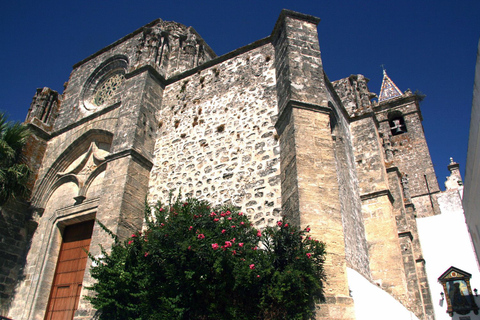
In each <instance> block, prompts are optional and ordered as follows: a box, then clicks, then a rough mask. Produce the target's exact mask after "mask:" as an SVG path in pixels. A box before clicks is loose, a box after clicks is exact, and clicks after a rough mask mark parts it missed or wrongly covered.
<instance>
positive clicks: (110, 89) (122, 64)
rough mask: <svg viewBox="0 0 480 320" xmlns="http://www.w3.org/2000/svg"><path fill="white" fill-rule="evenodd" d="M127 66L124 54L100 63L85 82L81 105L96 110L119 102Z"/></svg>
mask: <svg viewBox="0 0 480 320" xmlns="http://www.w3.org/2000/svg"><path fill="white" fill-rule="evenodd" d="M127 66H128V62H127V58H126V57H123V56H120V57H119V56H116V57H113V58H110V59H108V60H107V61H105V62H104V63H103V64H102V65H100V67H98V68H97V69H96V70H95V71H94V72H93V73H92V75H91V76H90V77H89V78H88V80H87V81H86V82H85V85H84V87H83V90H82V93H81V98H80V101H81V102H80V103H81V105H82V106H83V107H84V108H85V109H87V110H89V111H95V110H96V109H99V108H101V107H106V106H108V105H112V104H114V103H117V102H119V101H120V95H119V93H120V92H121V88H122V86H123V83H124V82H125V72H126V70H127Z"/></svg>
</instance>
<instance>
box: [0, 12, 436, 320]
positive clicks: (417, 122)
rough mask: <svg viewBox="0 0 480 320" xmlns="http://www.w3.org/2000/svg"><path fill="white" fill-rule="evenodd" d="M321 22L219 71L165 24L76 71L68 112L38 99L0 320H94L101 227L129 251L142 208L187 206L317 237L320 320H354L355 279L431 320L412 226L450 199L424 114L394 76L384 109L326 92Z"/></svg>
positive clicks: (354, 87)
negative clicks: (91, 297)
mask: <svg viewBox="0 0 480 320" xmlns="http://www.w3.org/2000/svg"><path fill="white" fill-rule="evenodd" d="M319 21H320V20H319V19H318V18H316V17H313V16H308V15H304V14H300V13H297V12H292V11H288V10H284V11H282V13H281V14H280V17H279V19H278V21H277V23H276V25H275V27H274V28H273V31H272V34H271V35H270V36H268V37H266V38H264V39H260V40H258V41H256V42H254V43H252V44H249V45H247V46H244V47H242V48H239V49H237V50H235V51H233V52H230V53H228V54H226V55H223V56H219V57H217V56H216V55H215V53H214V52H213V50H212V49H211V48H210V47H209V46H208V45H207V44H206V43H205V42H204V41H203V39H202V38H201V36H200V35H199V34H197V32H196V31H195V30H194V29H193V28H191V27H185V26H184V25H181V24H179V23H175V22H166V21H163V20H160V19H159V20H156V21H153V22H151V23H150V24H148V25H146V26H144V27H142V28H140V29H138V30H136V31H134V32H133V33H131V34H129V35H127V36H125V37H123V38H122V39H120V40H118V41H117V42H115V43H113V44H111V45H109V46H107V47H106V48H104V49H102V50H101V51H99V52H97V53H95V54H93V55H92V56H90V57H88V58H86V59H85V60H83V61H81V62H79V63H77V64H76V65H74V68H73V71H72V73H71V75H70V78H69V80H68V83H67V84H66V87H65V90H64V92H63V93H62V94H59V93H57V92H55V91H53V90H50V89H48V88H44V89H38V90H37V92H36V94H35V96H34V98H33V102H32V104H31V107H30V110H29V113H28V116H27V120H26V123H28V125H29V127H30V128H31V130H32V132H33V135H32V137H31V139H30V142H29V144H28V145H27V148H26V154H27V156H28V157H29V159H30V164H31V166H32V168H33V169H34V172H35V182H34V186H33V192H32V197H31V199H30V203H31V205H30V208H26V207H19V208H15V209H8V210H12V212H17V213H18V212H28V214H29V215H31V216H32V218H31V219H30V220H29V222H28V223H27V224H26V225H25V226H24V227H19V228H18V229H19V232H18V233H19V234H21V235H22V237H23V238H22V239H26V238H28V239H29V241H26V240H25V241H23V242H21V243H22V245H23V248H24V249H23V250H24V252H25V254H24V259H23V260H22V259H17V260H15V261H16V262H15V263H12V264H11V266H12V267H11V268H9V273H8V274H6V272H4V271H2V272H3V273H5V274H2V275H1V276H4V278H5V279H6V278H8V279H14V281H13V280H12V281H10V282H9V283H10V285H9V286H4V287H0V289H2V288H3V289H2V290H4V292H2V295H3V296H2V297H4V298H3V300H2V303H1V308H2V309H1V311H2V312H1V313H0V314H1V315H4V316H6V317H9V318H12V319H15V320H21V319H57V318H58V319H72V318H73V319H91V318H92V317H94V315H95V312H96V311H95V310H93V309H92V308H91V306H90V305H89V303H88V302H87V301H86V300H85V298H84V297H85V296H86V295H88V294H92V293H91V292H89V291H88V290H87V289H86V288H85V287H87V286H88V285H89V284H91V283H92V281H93V279H92V278H91V277H90V275H89V268H90V266H91V261H88V259H87V257H86V254H85V253H84V251H83V248H86V249H89V250H90V252H91V253H92V254H93V255H99V254H100V249H99V244H102V245H103V246H105V247H108V245H109V244H111V239H110V237H109V235H107V234H106V233H105V232H104V231H103V230H102V229H101V228H100V227H99V226H98V225H96V224H95V223H94V220H95V219H98V220H100V221H101V222H102V223H103V224H104V225H106V226H107V227H108V228H109V229H110V230H112V231H113V232H115V233H116V234H118V235H119V236H120V237H123V238H125V237H127V236H128V235H130V234H131V233H132V232H134V231H136V230H139V229H141V228H142V224H143V210H144V202H145V199H146V198H147V201H148V202H149V203H154V202H156V201H159V200H162V201H165V200H167V199H168V196H169V193H170V192H172V191H173V192H174V193H176V192H178V190H180V189H181V191H182V194H184V195H185V196H191V197H198V198H201V199H207V200H209V201H211V202H212V203H214V204H221V203H224V202H227V201H228V202H232V203H233V204H235V205H237V206H239V207H241V208H242V210H243V211H244V212H246V213H247V214H248V215H249V217H250V219H251V220H252V221H253V223H254V225H256V226H257V227H259V228H262V227H265V226H272V225H274V224H275V223H276V221H278V220H279V219H280V218H281V217H282V216H286V217H287V218H288V219H289V220H290V221H291V222H292V223H295V224H297V225H299V226H301V227H305V226H307V225H308V226H310V228H311V230H312V231H311V233H312V237H315V238H317V239H319V240H321V241H324V242H325V243H326V245H327V252H328V255H327V261H326V264H325V269H326V274H327V282H326V289H325V294H326V297H327V301H326V302H325V303H324V304H321V305H319V308H318V311H317V319H355V307H356V305H355V303H354V300H353V298H352V296H351V294H350V291H349V277H348V275H347V273H348V270H353V271H354V272H356V273H358V274H359V275H360V276H361V277H363V279H365V280H366V281H368V282H369V283H371V284H373V285H374V286H376V287H378V288H380V289H381V290H383V292H385V293H386V294H388V295H389V296H391V297H392V298H393V299H395V300H396V301H397V302H398V303H399V304H400V305H401V306H403V308H405V309H406V310H407V311H408V312H410V313H411V314H412V315H414V316H416V317H417V318H418V319H425V320H429V319H434V311H433V305H432V298H431V293H430V289H429V284H428V281H427V275H426V269H425V260H424V257H423V253H422V249H421V246H420V242H419V236H418V232H417V224H416V217H430V216H434V215H437V214H439V213H440V211H439V210H440V209H439V206H438V202H437V197H438V195H439V194H440V189H439V187H438V182H437V179H436V176H435V172H434V169H433V165H432V161H431V158H430V154H429V151H428V146H427V143H426V140H425V136H424V133H423V127H422V123H421V122H422V114H421V110H420V107H419V99H418V97H417V96H416V95H414V94H412V93H411V92H410V91H407V92H405V93H402V92H401V91H400V90H399V89H398V88H397V87H396V86H395V84H394V83H393V81H392V80H391V79H390V78H389V77H388V75H387V74H386V73H384V79H383V84H382V88H381V92H380V94H379V96H378V98H377V96H376V95H375V94H374V93H372V92H370V91H369V89H368V86H367V82H368V79H366V78H365V77H364V76H362V75H352V76H350V77H348V78H345V79H341V80H338V81H334V82H331V81H330V80H329V79H328V77H327V76H326V74H325V73H324V71H323V62H322V59H321V54H320V47H319V43H318V34H317V24H318V23H319ZM327 63H328V62H327ZM375 98H377V99H375ZM8 210H7V209H5V210H4V211H5V212H7V211H8ZM15 210H16V211H15ZM12 237H14V235H12ZM27 242H28V243H27ZM1 270H3V269H1ZM0 279H2V278H1V277H0ZM391 319H393V318H391Z"/></svg>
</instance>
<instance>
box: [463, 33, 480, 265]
mask: <svg viewBox="0 0 480 320" xmlns="http://www.w3.org/2000/svg"><path fill="white" fill-rule="evenodd" d="M479 163H480V42H479V43H478V51H477V64H476V67H475V83H474V87H473V101H472V113H471V119H470V134H469V137H468V152H467V164H466V170H465V197H464V198H463V205H464V207H465V216H466V217H467V223H468V225H469V227H470V233H471V235H472V239H473V243H474V244H475V248H476V250H477V257H479V258H478V259H479V260H480V197H479V196H478V195H479V194H480V164H479Z"/></svg>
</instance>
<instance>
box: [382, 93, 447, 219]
mask: <svg viewBox="0 0 480 320" xmlns="http://www.w3.org/2000/svg"><path fill="white" fill-rule="evenodd" d="M388 101H389V102H388ZM378 108H379V109H380V110H381V111H380V110H379V111H376V113H375V114H376V118H377V121H378V122H379V131H380V132H381V133H382V134H383V136H384V137H387V139H389V140H390V143H391V148H392V152H393V162H392V164H391V165H393V166H397V167H398V168H399V170H400V172H401V173H402V174H407V175H408V176H407V177H408V187H409V191H410V196H411V198H412V202H413V203H414V204H415V209H416V211H417V215H418V217H424V216H430V215H433V214H438V212H439V210H438V206H437V204H436V201H435V198H434V196H433V194H435V193H438V192H439V191H440V189H439V187H438V182H437V178H436V175H435V170H434V169H433V164H432V159H431V157H430V152H429V150H428V145H427V141H426V139H425V134H424V132H423V126H422V122H421V120H422V118H421V114H420V110H419V109H418V107H417V105H416V102H415V100H414V97H412V96H408V94H405V95H404V96H402V98H397V100H394V101H391V100H387V103H386V104H381V105H379V106H378ZM393 111H395V112H399V113H401V114H402V115H403V117H404V120H405V126H406V129H407V132H405V133H402V134H398V135H395V136H392V134H391V133H390V126H389V122H388V116H389V114H391V112H393ZM430 194H432V196H430Z"/></svg>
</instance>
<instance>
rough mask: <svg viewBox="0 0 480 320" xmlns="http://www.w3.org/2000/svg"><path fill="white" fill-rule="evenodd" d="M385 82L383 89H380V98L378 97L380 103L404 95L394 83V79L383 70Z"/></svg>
mask: <svg viewBox="0 0 480 320" xmlns="http://www.w3.org/2000/svg"><path fill="white" fill-rule="evenodd" d="M382 69H383V81H382V88H381V89H380V96H379V97H378V102H381V101H385V100H388V99H392V98H395V97H398V96H401V95H402V92H401V91H400V89H398V87H397V86H396V85H395V83H393V81H392V79H390V78H389V76H388V75H387V71H386V70H385V68H383V65H382Z"/></svg>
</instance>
